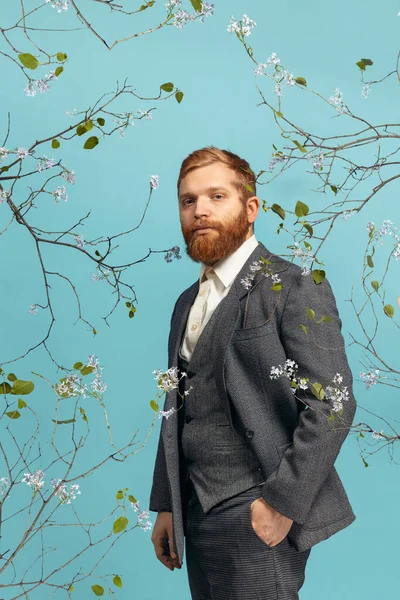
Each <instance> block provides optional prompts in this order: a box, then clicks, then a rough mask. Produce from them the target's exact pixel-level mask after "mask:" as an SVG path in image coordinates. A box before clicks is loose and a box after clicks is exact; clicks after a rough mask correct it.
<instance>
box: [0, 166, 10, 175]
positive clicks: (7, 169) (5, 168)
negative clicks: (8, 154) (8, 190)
mask: <svg viewBox="0 0 400 600" xmlns="http://www.w3.org/2000/svg"><path fill="white" fill-rule="evenodd" d="M9 170H10V167H7V166H4V167H1V169H0V171H1V172H2V173H7V171H9Z"/></svg>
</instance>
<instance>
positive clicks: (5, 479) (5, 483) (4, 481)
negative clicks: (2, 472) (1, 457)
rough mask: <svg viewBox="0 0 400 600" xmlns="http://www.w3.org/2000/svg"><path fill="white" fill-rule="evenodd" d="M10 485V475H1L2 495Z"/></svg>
mask: <svg viewBox="0 0 400 600" xmlns="http://www.w3.org/2000/svg"><path fill="white" fill-rule="evenodd" d="M9 487H10V481H9V479H8V477H0V496H4V494H5V493H6V491H7V489H8V488H9Z"/></svg>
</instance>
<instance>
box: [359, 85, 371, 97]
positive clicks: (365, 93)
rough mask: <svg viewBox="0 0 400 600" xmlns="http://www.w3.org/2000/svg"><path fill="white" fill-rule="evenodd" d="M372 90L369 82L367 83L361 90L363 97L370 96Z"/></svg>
mask: <svg viewBox="0 0 400 600" xmlns="http://www.w3.org/2000/svg"><path fill="white" fill-rule="evenodd" d="M370 91H371V86H370V84H369V83H367V84H366V85H363V87H362V90H361V96H362V97H363V98H368V96H369V93H370Z"/></svg>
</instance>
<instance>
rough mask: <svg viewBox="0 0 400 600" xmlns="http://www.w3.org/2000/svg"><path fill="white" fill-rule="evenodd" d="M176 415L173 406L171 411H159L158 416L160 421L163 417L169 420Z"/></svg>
mask: <svg viewBox="0 0 400 600" xmlns="http://www.w3.org/2000/svg"><path fill="white" fill-rule="evenodd" d="M174 413H176V408H174V407H173V406H172V408H170V409H169V410H159V411H158V413H157V415H158V418H159V419H161V418H162V417H165V418H166V419H168V418H169V417H170V416H171V415H173V414H174Z"/></svg>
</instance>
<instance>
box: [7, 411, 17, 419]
mask: <svg viewBox="0 0 400 600" xmlns="http://www.w3.org/2000/svg"><path fill="white" fill-rule="evenodd" d="M6 415H7V417H10V419H19V418H20V416H21V414H20V413H19V412H18V411H17V410H12V411H11V412H6Z"/></svg>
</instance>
